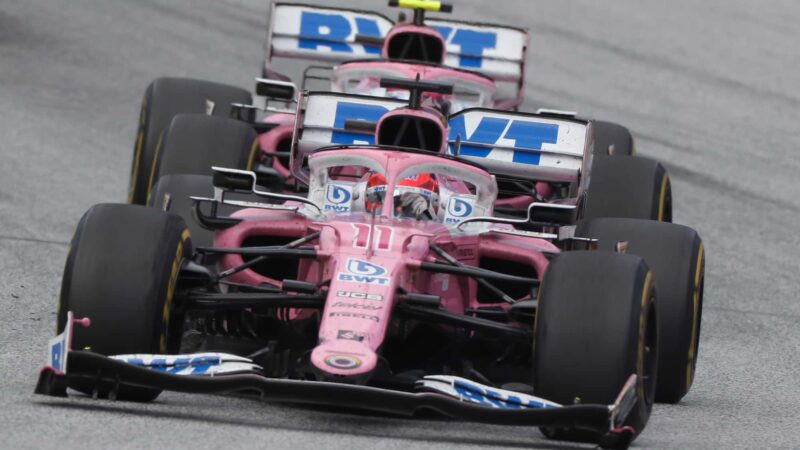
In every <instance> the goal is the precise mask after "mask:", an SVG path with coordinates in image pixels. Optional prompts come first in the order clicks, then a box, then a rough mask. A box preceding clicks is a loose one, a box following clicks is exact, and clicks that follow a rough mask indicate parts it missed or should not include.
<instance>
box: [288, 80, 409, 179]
mask: <svg viewBox="0 0 800 450" xmlns="http://www.w3.org/2000/svg"><path fill="white" fill-rule="evenodd" d="M405 106H408V100H399V99H392V98H384V97H369V96H364V95H354V94H343V93H337V92H313V91H312V92H304V93H302V94H301V95H300V98H299V99H298V102H297V115H296V117H295V126H294V136H293V138H292V152H291V163H290V166H291V171H292V175H294V176H295V177H296V178H297V179H298V181H300V182H302V183H304V184H308V182H309V173H308V164H307V161H306V160H307V157H308V155H309V154H311V153H312V152H313V151H314V150H316V149H318V148H320V147H326V146H330V145H349V144H374V143H375V130H374V129H370V128H369V127H361V128H360V127H358V126H357V125H358V123H359V121H361V122H366V123H372V124H374V123H375V122H377V121H378V119H380V118H381V117H383V115H384V114H386V113H388V112H389V111H393V110H395V109H397V108H402V107H405ZM352 125H356V126H352Z"/></svg>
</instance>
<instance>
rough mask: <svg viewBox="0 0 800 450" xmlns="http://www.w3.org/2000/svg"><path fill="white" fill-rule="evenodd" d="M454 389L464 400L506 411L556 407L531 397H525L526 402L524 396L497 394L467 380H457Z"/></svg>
mask: <svg viewBox="0 0 800 450" xmlns="http://www.w3.org/2000/svg"><path fill="white" fill-rule="evenodd" d="M453 388H455V390H456V392H458V393H459V394H460V395H461V396H462V398H464V399H466V400H468V401H472V402H474V403H479V404H481V405H485V406H491V407H494V408H504V409H520V408H523V407H525V408H553V407H555V405H552V404H547V403H545V402H542V401H539V400H538V399H536V398H531V397H530V396H527V395H526V396H524V397H525V400H524V401H523V399H522V398H521V397H522V396H516V395H510V393H505V392H507V391H504V392H497V391H493V390H491V389H489V388H487V387H485V386H481V385H477V384H474V383H469V382H467V381H465V380H457V381H456V382H455V383H454V385H453Z"/></svg>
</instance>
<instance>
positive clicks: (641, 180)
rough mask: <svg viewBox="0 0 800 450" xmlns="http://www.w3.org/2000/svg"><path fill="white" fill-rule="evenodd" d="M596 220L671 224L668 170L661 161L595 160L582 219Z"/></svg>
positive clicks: (629, 158) (627, 157) (622, 158)
mask: <svg viewBox="0 0 800 450" xmlns="http://www.w3.org/2000/svg"><path fill="white" fill-rule="evenodd" d="M596 217H625V218H630V219H650V220H658V221H663V222H671V221H672V188H671V186H670V181H669V174H668V173H667V170H666V169H665V168H664V166H662V165H661V163H659V162H658V161H655V160H652V159H648V158H642V157H638V156H637V157H631V156H614V157H609V156H599V157H595V158H594V161H593V163H592V173H591V178H590V181H589V188H588V198H587V201H586V208H585V210H584V214H583V218H584V219H594V218H596Z"/></svg>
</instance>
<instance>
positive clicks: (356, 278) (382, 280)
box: [336, 272, 389, 286]
mask: <svg viewBox="0 0 800 450" xmlns="http://www.w3.org/2000/svg"><path fill="white" fill-rule="evenodd" d="M336 279H337V280H339V281H347V282H350V283H367V284H378V285H381V286H385V285H387V284H389V279H388V278H386V277H373V276H369V275H355V274H350V273H344V272H340V273H339V275H338V276H337V277H336Z"/></svg>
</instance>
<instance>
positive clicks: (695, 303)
mask: <svg viewBox="0 0 800 450" xmlns="http://www.w3.org/2000/svg"><path fill="white" fill-rule="evenodd" d="M704 253H705V251H704V248H703V243H702V242H701V243H700V248H699V250H698V251H697V267H696V268H695V273H694V290H693V294H692V309H693V311H692V337H691V338H690V339H689V355H688V362H687V364H686V390H687V391H688V390H689V387H691V385H692V382H693V381H694V371H695V356H696V355H695V353H694V349H695V348H696V347H697V339H698V329H699V328H700V276H701V275H702V274H703V267H704V266H705V258H704V256H705V255H704Z"/></svg>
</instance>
